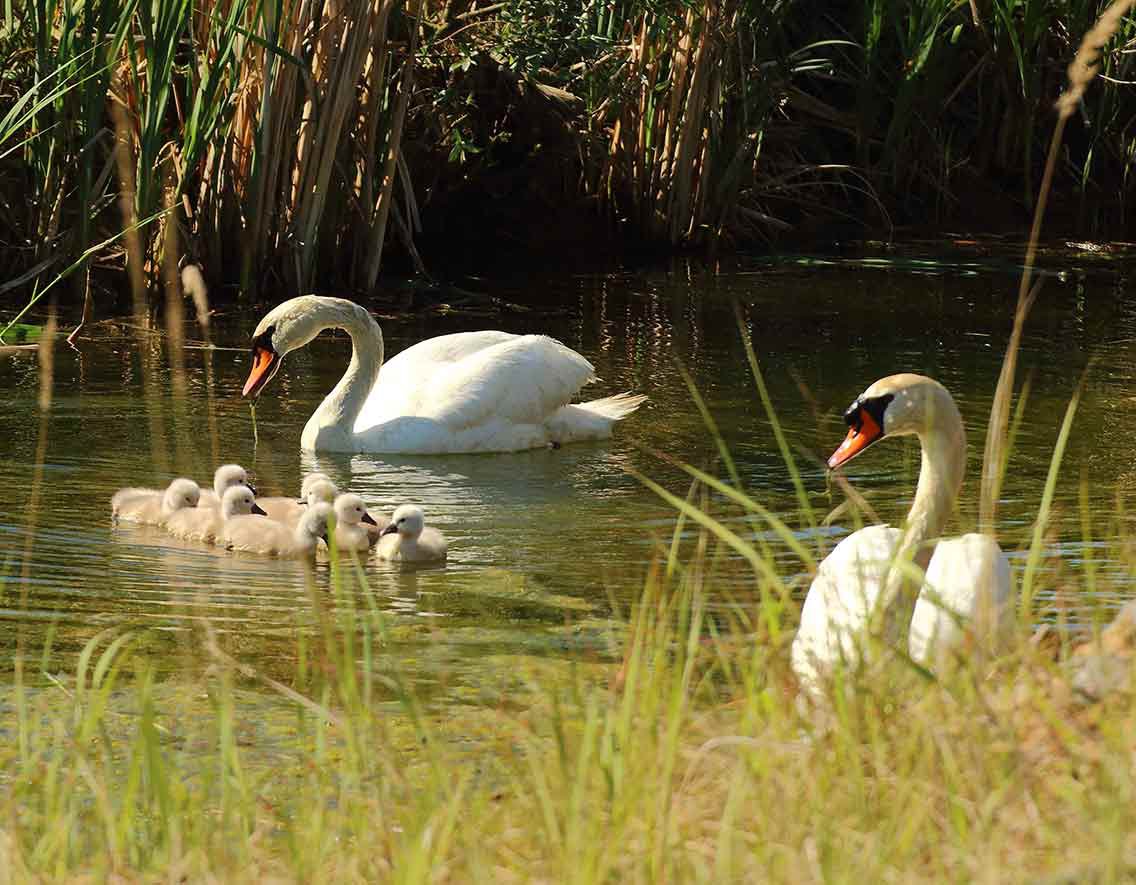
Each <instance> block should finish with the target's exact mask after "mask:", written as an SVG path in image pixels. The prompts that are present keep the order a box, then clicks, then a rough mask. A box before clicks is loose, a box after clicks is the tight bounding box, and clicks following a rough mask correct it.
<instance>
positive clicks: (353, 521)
mask: <svg viewBox="0 0 1136 885" xmlns="http://www.w3.org/2000/svg"><path fill="white" fill-rule="evenodd" d="M318 488H319V486H318V485H317V486H315V487H314V489H313V493H314V491H315V489H318ZM334 510H335V531H334V533H333V537H334V538H335V546H336V548H337V549H338V550H347V551H355V552H362V551H364V550H369V549H370V548H371V545H372V544H373V543H374V541H372V540H371V535H370V532H369V531H368V530H369V529H370V528H371V527H372V526H374V525H375V520H374V519H373V518H372V517H371V514H369V513H368V512H367V505H366V504H364V503H363V499H362V498H360V497H359V496H358V495H351V494H347V495H340V496H339V497H338V498H336V499H335V507H334Z"/></svg>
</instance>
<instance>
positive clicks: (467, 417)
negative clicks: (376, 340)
mask: <svg viewBox="0 0 1136 885" xmlns="http://www.w3.org/2000/svg"><path fill="white" fill-rule="evenodd" d="M593 375H594V370H593V369H592V365H591V363H589V362H588V361H587V360H586V359H584V358H583V357H582V356H580V354H578V353H576V352H575V351H573V350H571V349H569V348H567V347H565V346H564V345H563V344H561V343H560V342H558V341H554V340H553V339H551V338H547V337H545V336H543V335H509V334H507V333H505V332H469V333H460V334H457V335H445V336H441V337H440V338H434V339H430V340H428V341H424V342H422V343H421V344H417V345H415V346H414V347H412V348H409V349H407V350H406V351H403V352H402V353H400V354H399V355H398V356H397V357H395V358H394V359H393V360H391V362H390V363H389V364H387V365H384V366H383V368H382V370H381V371H380V372H379V382H378V384H376V385H375V388H374V390H372V392H371V395H370V396H369V397H368V399H367V402H366V404H365V405H364V407H363V410H362V411H361V412H360V416H359V419H358V420H357V421H356V430H357V431H358V430H363V429H366V427H370V426H373V425H374V424H378V423H381V422H382V421H386V420H391V419H394V418H401V417H406V416H413V417H421V418H429V419H431V420H433V421H436V422H438V423H439V424H441V425H444V426H445V427H446V428H448V429H449V430H450V431H451V432H452V433H460V432H462V431H465V430H468V429H470V428H475V427H478V426H480V425H483V424H488V423H490V422H493V423H494V424H495V425H497V426H502V425H531V424H540V423H542V422H543V421H544V420H545V419H547V418H548V417H549V416H550V415H551V414H552V413H553V412H555V411H556V410H557V409H559V408H560V407H561V406H563V405H565V404H567V403H569V402H571V400H572V397H573V396H574V395H575V394H576V392H577V391H578V390H579V389H580V388H581V387H583V386H584V384H586V383H587V382H588V381H590V380H591V379H592V377H593Z"/></svg>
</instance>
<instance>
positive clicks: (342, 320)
mask: <svg viewBox="0 0 1136 885" xmlns="http://www.w3.org/2000/svg"><path fill="white" fill-rule="evenodd" d="M324 329H343V330H345V331H346V332H347V334H348V335H350V336H351V343H352V352H351V363H350V364H349V365H348V367H347V372H346V373H345V374H344V375H343V377H342V378H341V379H340V381H339V383H338V384H337V385H336V386H335V388H334V389H333V390H332V391H331V393H329V394H328V395H327V396H326V397H325V398H324V401H323V402H322V403H321V404H320V406H319V408H318V409H316V411H315V412H314V413H313V414H312V416H311V418H309V419H308V423H307V424H306V425H305V427H304V432H303V434H302V435H301V437H300V445H301V446H302V447H303V448H305V449H309V450H313V451H329V452H405V453H440V452H513V451H518V450H521V449H533V448H540V447H543V446H547V445H549V444H552V445H558V444H560V443H569V442H576V441H578V440H588V439H603V438H606V437H608V436H610V435H611V429H612V425H613V424H614V423H615V422H616V421H618V420H619V419H620V418H624V417H626V416H627V415H629V414H631V413H632V412H633V411H635V409H637V408H638V407H639V405H640V404H641V403H642V402H643V400H644V399H646V397H643V396H635V395H632V394H627V393H624V394H618V395H616V396H609V397H605V398H604V399H597V400H592V401H591V402H587V403H579V404H575V405H573V404H571V403H570V400H571V399H572V397H573V396H574V395H575V394H576V393H577V392H578V391H579V390H580V388H581V387H583V386H584V385H585V384H587V383H588V382H589V381H592V380H593V379H594V378H595V372H594V370H593V369H592V365H591V363H589V362H588V361H587V360H586V359H584V358H583V357H582V356H580V354H578V353H576V352H575V351H573V350H570V349H568V348H567V347H565V346H564V345H563V344H561V343H560V342H558V341H554V340H553V339H551V338H547V337H545V336H543V335H511V334H509V333H508V332H460V333H458V334H455V335H441V336H439V337H437V338H430V339H427V340H426V341H422V342H420V343H418V344H415V345H414V346H413V347H408V348H407V349H406V350H404V351H403V352H402V353H400V354H398V356H396V357H395V358H394V359H392V360H391V361H390V362H389V363H386V364H385V365H384V363H383V334H382V332H381V331H380V329H379V325H378V323H376V322H375V321H374V319H373V318H372V317H371V315H370V314H369V313H367V311H366V310H364V309H363V308H362V307H360V306H359V305H357V304H355V303H353V302H351V301H346V300H344V299H342V298H322V297H319V296H316V295H304V296H301V297H299V298H292V299H291V300H289V301H285V302H284V303H283V304H281V305H279V306H277V307H276V308H274V309H273V310H272V311H270V312H269V313H268V314H267V315H266V316H265V317H264V319H262V320H261V321H260V324H259V325H258V326H257V327H256V331H255V332H254V333H253V339H252V358H253V365H252V371H251V372H250V373H249V377H248V381H246V382H245V388H244V395H245V396H256V395H258V394H259V393H260V392H261V390H263V389H264V386H265V385H266V384H267V383H268V382H269V381H270V380H271V379H272V377H273V376H274V375H275V374H276V372H277V370H278V369H279V368H280V362H281V360H282V359H283V358H284V355H285V354H287V353H288V352H289V351H291V350H295V349H296V348H298V347H303V346H304V345H305V344H307V343H308V342H309V341H311V340H312V339H313V338H315V337H316V335H318V334H319V333H320V332H322V331H323V330H324ZM380 367H381V368H382V371H381V372H380V371H379V369H380Z"/></svg>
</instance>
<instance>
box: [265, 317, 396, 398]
mask: <svg viewBox="0 0 1136 885" xmlns="http://www.w3.org/2000/svg"><path fill="white" fill-rule="evenodd" d="M368 320H369V321H370V322H371V323H372V324H374V320H371V319H370V315H369V314H368V313H367V311H366V310H364V309H363V308H362V307H360V306H359V305H357V304H355V303H354V302H352V301H347V300H346V299H344V298H326V297H323V296H320V295H301V296H300V297H299V298H289V299H288V300H287V301H285V302H284V303H283V304H278V305H277V306H276V307H274V308H273V309H272V310H270V311H269V312H268V313H267V314H265V316H264V319H262V320H261V321H260V322H259V323H258V324H257V327H256V330H255V331H254V332H253V333H252V370H251V371H250V372H249V376H248V380H247V381H246V382H245V387H244V395H245V396H257V395H258V394H259V393H260V392H261V391H262V390H263V389H264V388H265V386H266V385H267V384H268V382H269V381H271V380H272V379H273V377H275V375H276V373H277V372H278V371H279V370H280V363H281V361H282V360H283V359H284V357H285V355H287V354H288V353H290V352H291V351H293V350H296V349H297V348H300V347H303V346H304V345H305V344H307V343H308V342H309V341H311V340H312V339H313V338H315V337H316V336H317V335H318V334H319V333H320V332H322V331H323V330H324V329H329V328H348V329H350V328H352V327H354V326H356V325H357V324H358V323H359V322H360V321H368ZM376 328H377V327H376ZM381 352H382V351H381V348H380V353H381ZM380 361H381V360H380Z"/></svg>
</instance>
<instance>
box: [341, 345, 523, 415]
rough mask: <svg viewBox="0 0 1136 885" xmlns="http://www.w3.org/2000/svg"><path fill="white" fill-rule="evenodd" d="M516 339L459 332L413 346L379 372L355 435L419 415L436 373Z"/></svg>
mask: <svg viewBox="0 0 1136 885" xmlns="http://www.w3.org/2000/svg"><path fill="white" fill-rule="evenodd" d="M516 337H518V336H516V335H512V334H510V333H508V332H496V331H485V332H456V333H454V334H453V335H438V336H436V337H434V338H427V339H426V340H425V341H419V342H418V343H417V344H414V345H411V346H410V347H408V348H406V350H404V351H402V352H401V353H399V354H397V355H396V356H394V357H391V359H389V360H387V361H386V362H384V363H383V365H382V368H381V369H380V370H379V380H378V381H377V382H376V383H375V386H374V387H373V388H372V389H371V392H370V394H369V395H368V396H367V399H366V401H365V402H364V403H363V407H362V408H361V409H360V410H359V415H358V417H357V418H356V419H355V431H356V432H359V431H361V430H365V429H367V428H368V427H373V426H375V425H376V424H381V423H383V422H385V421H390V420H392V419H393V418H398V417H400V416H403V415H409V416H414V415H417V414H418V413H417V412H416V411H414V409H415V408H416V406H417V404H418V403H419V402H420V401H421V399H422V396H423V390H422V388H421V385H422V384H424V383H426V382H428V381H429V379H430V378H431V377H433V375H434V374H435V373H436V372H438V371H440V370H441V369H443V368H445V367H446V366H449V365H451V364H453V363H455V362H460V361H461V360H463V359H465V358H466V357H468V356H471V355H472V354H475V353H477V352H478V351H479V350H485V349H486V348H487V347H493V346H494V345H497V344H501V343H503V342H506V341H510V340H512V339H513V338H516Z"/></svg>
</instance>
